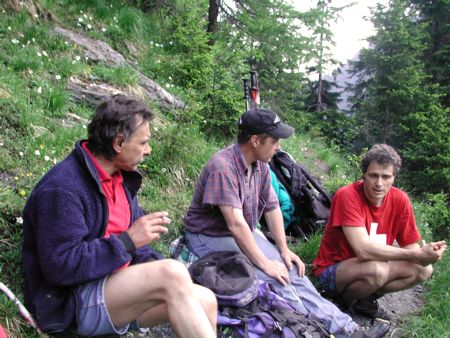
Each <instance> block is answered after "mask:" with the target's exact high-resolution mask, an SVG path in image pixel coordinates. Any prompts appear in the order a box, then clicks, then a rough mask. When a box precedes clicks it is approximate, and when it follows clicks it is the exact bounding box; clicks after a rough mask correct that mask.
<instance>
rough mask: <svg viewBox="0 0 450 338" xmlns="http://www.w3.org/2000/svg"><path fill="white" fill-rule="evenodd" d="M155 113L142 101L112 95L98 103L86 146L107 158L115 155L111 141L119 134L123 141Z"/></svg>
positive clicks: (90, 124)
mask: <svg viewBox="0 0 450 338" xmlns="http://www.w3.org/2000/svg"><path fill="white" fill-rule="evenodd" d="M154 117H155V114H154V113H153V112H152V111H151V110H150V109H148V108H147V106H145V105H144V104H143V103H141V102H139V101H138V100H136V99H133V98H131V97H127V96H125V95H122V94H118V95H114V96H112V97H110V98H109V99H107V100H106V101H105V102H103V103H101V104H100V105H98V107H97V109H96V110H95V113H94V116H93V117H92V120H91V122H90V123H89V125H88V128H87V130H88V148H89V150H90V151H91V152H92V153H93V154H95V155H101V156H103V157H105V158H106V159H108V160H112V159H113V158H114V157H115V156H116V152H115V150H114V149H113V147H112V145H113V141H114V139H115V138H116V136H117V135H119V134H120V135H121V136H122V138H123V141H125V140H126V139H127V138H128V137H129V136H130V135H131V134H133V132H135V131H136V129H137V128H138V127H139V126H140V125H141V124H142V123H144V122H147V121H150V120H152V119H153V118H154Z"/></svg>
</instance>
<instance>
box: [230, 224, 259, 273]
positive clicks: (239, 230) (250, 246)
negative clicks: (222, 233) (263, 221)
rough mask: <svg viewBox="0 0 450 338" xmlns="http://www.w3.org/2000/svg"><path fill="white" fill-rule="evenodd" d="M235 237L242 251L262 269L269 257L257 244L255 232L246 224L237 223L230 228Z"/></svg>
mask: <svg viewBox="0 0 450 338" xmlns="http://www.w3.org/2000/svg"><path fill="white" fill-rule="evenodd" d="M230 231H231V233H232V234H233V238H234V240H235V241H236V243H237V245H238V246H239V248H240V249H241V250H242V252H243V253H244V254H245V255H246V256H247V257H248V258H249V259H250V261H251V262H252V263H253V264H255V265H256V266H257V267H258V268H260V269H262V268H263V267H264V266H265V265H266V263H267V261H268V259H267V257H266V255H265V254H264V253H263V252H262V251H261V250H260V249H259V247H258V246H257V245H256V242H255V239H254V238H253V234H252V232H251V231H250V229H249V228H248V226H247V225H246V224H245V225H236V226H233V227H231V228H230Z"/></svg>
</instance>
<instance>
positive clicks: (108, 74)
mask: <svg viewBox="0 0 450 338" xmlns="http://www.w3.org/2000/svg"><path fill="white" fill-rule="evenodd" d="M91 72H92V77H93V78H94V79H99V80H100V81H103V82H107V83H111V84H113V85H117V86H118V87H127V86H130V87H132V86H135V85H137V84H138V77H137V73H136V70H135V69H134V68H132V67H130V66H119V67H115V68H111V67H110V66H107V65H104V64H99V65H96V66H93V67H92V68H91Z"/></svg>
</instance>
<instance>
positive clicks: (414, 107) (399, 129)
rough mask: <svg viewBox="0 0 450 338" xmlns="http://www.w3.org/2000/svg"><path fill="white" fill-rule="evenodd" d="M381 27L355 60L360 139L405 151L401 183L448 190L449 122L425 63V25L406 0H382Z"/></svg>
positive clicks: (361, 142) (375, 15) (377, 20)
mask: <svg viewBox="0 0 450 338" xmlns="http://www.w3.org/2000/svg"><path fill="white" fill-rule="evenodd" d="M372 21H373V23H374V26H375V28H376V29H377V33H376V35H375V36H373V37H371V38H369V42H370V43H371V46H372V47H371V48H370V49H364V50H362V52H361V54H360V60H359V61H356V62H354V63H353V67H354V71H355V73H357V74H359V82H358V83H357V85H356V86H354V87H353V89H354V90H355V97H354V103H355V105H354V108H355V109H356V125H357V126H358V134H359V136H358V138H359V144H357V146H359V147H362V146H369V145H372V144H374V143H379V142H383V143H389V144H391V145H392V146H394V147H395V148H397V149H398V150H399V152H400V153H401V155H403V157H404V170H403V171H404V172H403V174H402V176H403V177H405V178H406V180H405V181H403V182H402V183H403V185H404V186H407V187H409V188H410V189H411V190H415V191H417V192H425V191H430V192H439V191H440V190H441V189H443V190H444V191H445V192H448V191H449V169H448V163H449V155H448V154H449V150H450V138H449V135H450V126H449V122H448V108H447V107H443V106H442V105H441V103H440V97H439V94H438V93H439V90H438V87H436V86H430V85H428V81H429V76H428V75H427V74H426V71H425V67H424V64H423V61H422V60H423V56H424V51H425V49H426V43H425V42H426V38H427V35H426V34H425V26H424V25H423V24H422V23H421V22H417V20H416V16H415V14H414V13H413V12H410V11H408V8H407V3H406V2H404V1H394V2H392V3H390V5H389V7H388V8H384V7H383V6H381V5H378V7H377V8H376V10H374V12H373V19H372Z"/></svg>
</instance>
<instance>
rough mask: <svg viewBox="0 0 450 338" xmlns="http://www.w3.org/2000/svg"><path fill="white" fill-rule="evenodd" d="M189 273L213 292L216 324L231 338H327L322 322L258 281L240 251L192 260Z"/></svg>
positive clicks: (251, 266) (212, 254) (223, 252)
mask: <svg viewBox="0 0 450 338" xmlns="http://www.w3.org/2000/svg"><path fill="white" fill-rule="evenodd" d="M189 272H190V273H191V276H192V278H193V280H194V281H195V282H197V283H198V284H201V285H203V286H205V287H208V288H210V289H211V290H212V291H213V292H214V294H215V295H216V297H217V302H218V304H219V314H218V318H217V325H218V326H219V329H220V331H225V332H226V336H227V337H230V335H229V334H230V332H231V335H232V337H233V338H234V337H238V338H240V337H242V338H244V337H245V338H281V337H285V338H297V337H311V338H320V337H330V335H329V333H328V332H327V330H326V329H325V328H324V327H323V325H322V324H321V323H319V322H317V321H315V320H312V319H310V318H309V317H308V316H305V315H303V314H301V313H300V312H298V311H296V309H295V307H294V306H293V305H291V304H290V303H288V302H287V301H286V300H285V299H283V298H281V297H280V296H278V295H277V294H275V293H274V292H273V291H272V290H271V289H270V287H269V285H268V284H267V283H266V282H264V281H260V280H257V279H256V278H255V271H254V267H253V265H252V264H251V263H250V261H249V260H248V258H247V257H246V256H245V255H243V254H242V253H240V252H235V251H220V252H214V253H211V254H209V255H206V256H204V257H202V258H200V259H199V260H197V261H196V262H194V263H192V265H191V266H190V267H189Z"/></svg>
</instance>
